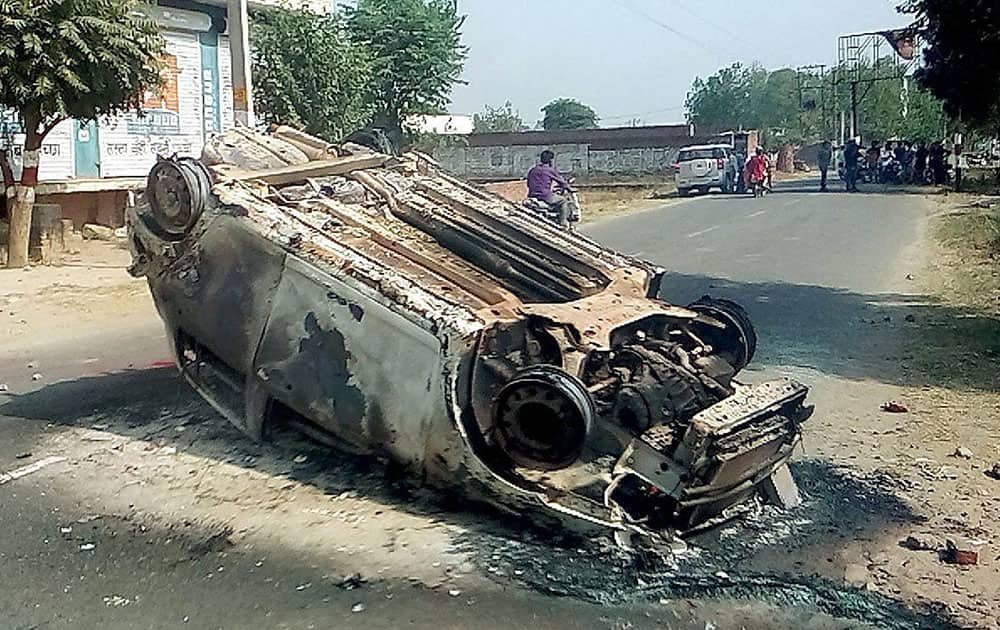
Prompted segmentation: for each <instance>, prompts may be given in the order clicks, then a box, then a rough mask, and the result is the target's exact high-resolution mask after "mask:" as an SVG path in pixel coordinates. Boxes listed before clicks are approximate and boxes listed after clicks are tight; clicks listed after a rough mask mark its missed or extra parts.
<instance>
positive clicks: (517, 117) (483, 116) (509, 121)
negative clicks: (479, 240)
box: [472, 101, 527, 133]
mask: <svg viewBox="0 0 1000 630" xmlns="http://www.w3.org/2000/svg"><path fill="white" fill-rule="evenodd" d="M472 120H473V124H474V128H473V131H474V133H490V132H498V131H515V132H516V131H524V130H525V129H526V128H527V127H525V125H524V120H523V119H522V118H521V114H520V113H518V111H517V110H515V109H514V105H513V104H511V102H510V101H507V102H506V103H504V104H503V105H502V106H500V107H490V106H489V105H487V106H486V107H485V108H484V109H483V111H482V113H480V114H474V115H473V117H472Z"/></svg>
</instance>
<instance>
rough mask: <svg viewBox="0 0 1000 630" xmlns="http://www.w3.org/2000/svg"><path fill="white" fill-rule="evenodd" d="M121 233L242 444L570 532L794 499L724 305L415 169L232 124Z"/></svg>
mask: <svg viewBox="0 0 1000 630" xmlns="http://www.w3.org/2000/svg"><path fill="white" fill-rule="evenodd" d="M128 226H129V229H130V241H131V247H132V254H133V266H132V269H131V271H132V273H133V274H135V275H140V276H145V277H147V278H148V282H149V285H150V288H151V290H152V294H153V297H154V299H155V302H156V305H157V308H158V310H159V313H160V315H161V317H162V318H163V321H164V322H165V324H166V328H167V332H168V335H169V338H170V340H171V341H172V343H173V348H174V350H175V356H176V360H177V364H178V366H179V368H180V370H181V372H182V373H183V375H184V377H185V378H186V379H187V380H188V381H189V382H190V383H191V385H192V386H193V387H194V388H195V389H196V390H197V391H198V392H199V393H200V394H201V395H202V396H203V397H204V398H206V399H207V400H208V401H209V402H210V403H211V404H212V406H213V407H215V408H216V409H217V410H218V411H219V412H220V413H222V414H223V415H224V416H225V417H227V418H228V419H229V420H230V421H231V422H233V423H234V424H236V425H237V426H238V427H239V428H240V429H242V430H243V431H244V432H246V433H247V434H249V435H250V436H252V437H253V438H255V439H261V438H262V437H263V436H265V435H266V431H267V429H268V427H269V426H270V423H274V422H287V423H291V424H293V425H295V426H296V427H298V428H299V429H301V430H303V431H304V432H306V433H308V434H309V435H310V436H312V437H314V438H316V439H318V440H321V441H323V442H325V443H328V444H330V445H331V446H335V447H337V448H340V449H343V450H345V451H349V452H353V453H381V454H384V455H386V456H388V457H389V458H391V459H392V460H394V461H396V462H397V463H399V464H402V465H403V466H404V467H405V468H406V469H408V470H409V471H410V472H411V473H412V475H414V476H416V477H418V478H420V479H423V480H426V482H428V483H431V484H435V485H438V486H449V487H457V488H460V489H461V490H462V491H463V492H464V493H466V494H467V495H468V496H470V497H473V498H475V499H478V500H483V501H487V502H489V503H492V504H493V505H495V506H498V507H501V508H502V509H505V510H508V511H510V512H513V513H516V514H523V515H527V516H531V517H534V519H535V520H542V521H549V522H554V523H557V524H562V525H564V526H569V527H573V528H575V529H577V530H581V529H582V530H587V529H591V528H611V529H613V530H616V531H618V532H621V533H623V534H638V535H647V536H670V535H672V534H674V533H676V532H683V531H686V530H689V529H691V528H694V527H696V526H698V525H700V524H702V523H704V522H706V521H709V520H711V519H712V518H714V517H716V516H719V515H720V514H722V513H723V511H724V510H726V509H727V508H728V507H730V506H733V505H734V504H737V503H740V502H743V501H745V500H747V499H748V498H750V497H753V496H754V495H758V494H760V495H764V494H770V495H771V496H772V497H773V496H775V495H781V494H782V492H781V490H784V492H785V494H788V493H791V494H794V485H793V483H794V482H792V481H791V477H790V476H789V473H788V469H787V462H788V459H789V457H790V456H791V453H792V450H793V449H794V447H795V446H796V444H797V443H798V441H799V439H800V433H799V426H800V424H801V423H802V422H803V421H804V420H805V419H806V418H807V417H808V416H809V414H810V412H811V408H810V407H808V406H806V405H805V404H804V400H805V397H806V393H807V390H806V388H805V387H804V386H803V385H801V384H799V383H796V382H794V381H790V380H780V381H773V382H767V383H763V384H760V385H756V386H746V385H743V384H741V383H740V382H738V381H737V380H736V376H737V374H738V373H739V372H740V371H741V370H742V369H743V368H744V367H745V366H746V365H747V363H748V362H749V361H750V360H751V358H752V357H753V355H754V351H755V347H756V337H755V334H754V331H753V327H752V326H751V324H750V322H749V320H748V318H747V316H746V314H745V312H744V311H743V309H741V308H740V307H739V306H738V305H736V304H733V303H731V302H728V301H724V300H713V299H711V298H707V297H706V298H703V299H702V300H699V301H698V302H696V303H694V304H691V305H689V306H687V307H683V308H682V307H678V306H674V305H671V304H669V303H667V302H664V301H662V300H661V299H660V298H659V291H660V287H659V284H660V279H661V276H662V271H660V270H658V269H656V268H654V267H652V266H650V265H648V264H646V263H644V262H641V261H637V260H634V259H631V258H629V257H626V256H623V255H621V254H618V253H616V252H614V251H611V250H609V249H607V248H604V247H602V246H600V245H598V244H596V243H594V242H593V241H590V240H588V239H587V238H586V237H583V236H580V235H578V234H574V233H569V232H565V231H562V230H560V229H559V228H558V227H557V226H555V225H553V224H550V223H547V222H545V221H544V219H540V218H537V217H536V216H533V215H531V214H529V213H527V212H526V211H524V210H523V209H521V208H519V207H518V206H517V205H515V204H512V203H509V202H507V201H505V200H503V199H502V198H500V197H498V196H495V195H493V194H490V193H488V192H486V191H484V190H481V189H480V188H477V187H474V186H471V185H469V184H467V183H465V182H462V181H459V180H458V179H455V178H454V177H451V176H449V175H448V174H446V173H444V172H442V171H441V170H439V169H438V168H437V166H436V165H435V163H434V162H433V161H432V160H431V159H429V158H427V157H426V156H422V155H420V154H413V155H406V156H403V157H392V156H388V155H383V154H380V153H376V152H373V151H371V150H368V149H365V148H364V147H361V146H358V145H353V144H347V145H344V146H337V147H334V146H331V145H328V144H326V143H325V142H322V141H320V140H318V139H316V138H313V137H310V136H305V135H303V134H301V133H299V132H296V131H295V130H292V129H288V128H278V129H276V130H275V131H274V132H273V133H272V134H269V135H263V134H258V133H255V132H251V131H249V130H246V129H235V130H231V131H230V132H228V133H227V134H225V135H223V136H221V137H218V138H216V139H214V140H213V141H212V142H211V143H210V144H209V145H208V146H207V147H206V149H205V153H204V154H203V156H202V159H201V160H193V159H185V158H180V159H177V158H175V159H162V160H161V161H159V162H158V163H157V165H156V166H155V167H154V168H153V169H152V171H151V172H150V175H149V180H148V186H147V190H146V193H145V196H144V199H143V200H142V202H141V203H139V204H138V205H137V206H136V207H135V208H132V209H130V210H129V213H128ZM775 486H777V488H776V487H775ZM789 486H791V487H789Z"/></svg>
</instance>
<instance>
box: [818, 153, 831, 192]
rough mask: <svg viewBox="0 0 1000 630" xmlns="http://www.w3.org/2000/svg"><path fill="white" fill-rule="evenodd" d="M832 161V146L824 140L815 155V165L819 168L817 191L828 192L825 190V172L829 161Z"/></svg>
mask: <svg viewBox="0 0 1000 630" xmlns="http://www.w3.org/2000/svg"><path fill="white" fill-rule="evenodd" d="M832 159H833V146H832V145H831V144H830V141H829V140H824V141H823V144H821V145H820V147H819V152H818V153H817V154H816V163H817V165H818V166H819V191H820V192H828V191H827V188H826V177H827V172H828V171H829V170H830V160H832Z"/></svg>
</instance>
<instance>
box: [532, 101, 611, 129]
mask: <svg viewBox="0 0 1000 630" xmlns="http://www.w3.org/2000/svg"><path fill="white" fill-rule="evenodd" d="M542 113H543V114H545V117H544V118H543V119H542V128H543V129H545V130H546V131H551V130H553V129H593V128H595V127H597V121H598V118H597V112H595V111H594V110H593V109H592V108H590V107H588V106H587V105H584V104H583V103H581V102H580V101H578V100H576V99H572V98H560V99H556V100H554V101H552V102H551V103H549V104H548V105H546V106H545V107H543V108H542Z"/></svg>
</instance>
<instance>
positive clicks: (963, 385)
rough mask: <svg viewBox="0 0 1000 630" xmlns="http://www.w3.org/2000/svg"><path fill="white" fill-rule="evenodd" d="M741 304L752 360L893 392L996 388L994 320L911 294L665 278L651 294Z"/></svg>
mask: <svg viewBox="0 0 1000 630" xmlns="http://www.w3.org/2000/svg"><path fill="white" fill-rule="evenodd" d="M706 294H707V295H712V296H713V297H720V298H728V299H731V300H734V301H736V302H738V303H740V304H742V305H743V306H744V307H745V308H746V309H747V310H748V311H749V313H750V317H751V319H752V320H753V322H754V325H755V326H756V327H757V335H758V338H759V340H760V346H759V348H758V354H757V359H756V361H757V362H758V363H765V364H769V365H777V366H795V367H806V368H812V369H816V370H819V371H821V372H824V373H827V374H831V375H838V376H842V377H846V378H851V379H870V380H874V381H879V382H883V383H888V384H892V385H900V386H923V385H934V386H942V387H949V388H954V389H965V390H986V391H996V390H997V389H998V388H1000V373H998V371H997V370H996V369H995V362H996V360H997V358H998V357H1000V321H998V320H997V319H995V318H993V317H991V316H988V315H984V314H982V313H977V312H975V311H970V310H965V309H958V308H955V307H952V306H948V305H944V304H941V303H939V302H936V301H934V300H933V299H931V298H927V297H923V296H915V295H900V294H881V293H880V294H873V295H867V294H863V293H854V292H850V291H846V290H840V289H833V288H829V287H822V286H811V285H797V284H787V283H782V282H762V283H754V282H737V281H733V280H728V279H722V278H714V277H709V276H698V275H685V274H668V275H667V276H666V277H665V278H664V281H663V289H662V291H661V297H662V298H663V299H664V300H667V301H669V302H673V303H676V304H688V303H690V302H692V301H694V300H696V299H698V298H699V297H701V296H702V295H706Z"/></svg>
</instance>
